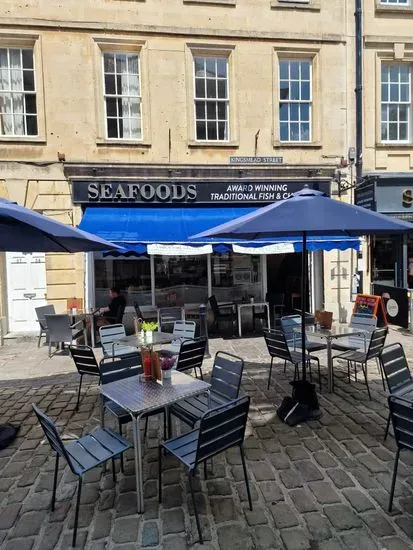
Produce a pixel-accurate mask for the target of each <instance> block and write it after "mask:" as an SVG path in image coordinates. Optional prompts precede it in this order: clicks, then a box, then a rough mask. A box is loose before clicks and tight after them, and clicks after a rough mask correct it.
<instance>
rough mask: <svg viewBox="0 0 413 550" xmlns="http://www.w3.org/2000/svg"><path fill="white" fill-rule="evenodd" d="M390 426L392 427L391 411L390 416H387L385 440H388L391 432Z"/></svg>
mask: <svg viewBox="0 0 413 550" xmlns="http://www.w3.org/2000/svg"><path fill="white" fill-rule="evenodd" d="M389 428H390V412H389V416H388V417H387V424H386V431H385V432H384V439H383V441H386V439H387V436H388V434H389Z"/></svg>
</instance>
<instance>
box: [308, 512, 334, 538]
mask: <svg viewBox="0 0 413 550" xmlns="http://www.w3.org/2000/svg"><path fill="white" fill-rule="evenodd" d="M304 519H305V522H306V524H307V529H308V531H309V533H310V535H311V536H312V538H313V539H314V540H325V539H329V538H331V528H330V523H329V522H328V521H327V518H326V517H325V516H324V515H323V514H320V513H318V512H311V513H309V514H305V515H304Z"/></svg>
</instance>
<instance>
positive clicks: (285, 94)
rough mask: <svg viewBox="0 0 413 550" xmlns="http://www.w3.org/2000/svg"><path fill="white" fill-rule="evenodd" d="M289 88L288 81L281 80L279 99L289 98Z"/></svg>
mask: <svg viewBox="0 0 413 550" xmlns="http://www.w3.org/2000/svg"><path fill="white" fill-rule="evenodd" d="M289 92H290V88H289V85H288V82H281V85H280V99H289Z"/></svg>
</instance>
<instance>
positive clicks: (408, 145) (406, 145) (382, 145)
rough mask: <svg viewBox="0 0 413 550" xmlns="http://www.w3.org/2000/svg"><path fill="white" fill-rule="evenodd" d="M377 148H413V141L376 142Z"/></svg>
mask: <svg viewBox="0 0 413 550" xmlns="http://www.w3.org/2000/svg"><path fill="white" fill-rule="evenodd" d="M376 149H413V143H383V142H378V143H376Z"/></svg>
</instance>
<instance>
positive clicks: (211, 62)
mask: <svg viewBox="0 0 413 550" xmlns="http://www.w3.org/2000/svg"><path fill="white" fill-rule="evenodd" d="M205 64H206V72H207V76H211V77H213V78H215V77H216V75H217V73H216V67H215V58H211V57H207V58H206V60H205Z"/></svg>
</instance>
